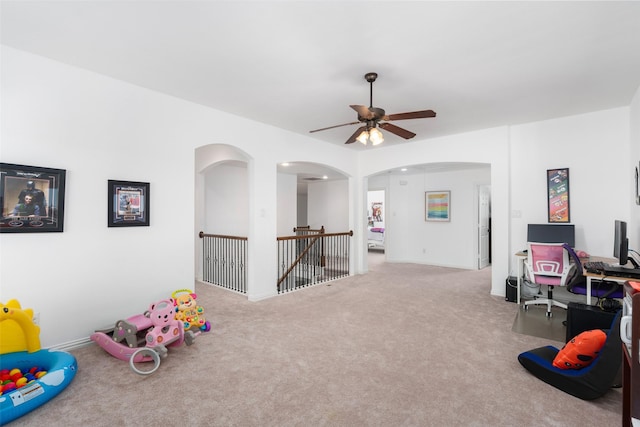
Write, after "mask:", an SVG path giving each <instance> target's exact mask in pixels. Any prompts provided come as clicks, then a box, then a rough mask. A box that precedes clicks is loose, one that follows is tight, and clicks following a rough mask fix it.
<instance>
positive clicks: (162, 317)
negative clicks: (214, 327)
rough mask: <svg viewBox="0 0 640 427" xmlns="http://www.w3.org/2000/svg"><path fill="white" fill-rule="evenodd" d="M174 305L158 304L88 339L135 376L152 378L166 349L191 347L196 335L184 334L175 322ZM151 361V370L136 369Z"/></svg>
mask: <svg viewBox="0 0 640 427" xmlns="http://www.w3.org/2000/svg"><path fill="white" fill-rule="evenodd" d="M174 303H175V302H174V300H173V299H171V298H169V299H163V300H160V301H157V302H155V303H153V304H151V305H150V306H149V310H148V311H147V312H145V313H144V314H137V315H135V316H131V317H129V318H127V319H125V320H118V321H117V322H116V323H115V326H114V327H111V328H105V329H101V330H97V331H96V332H95V333H93V334H92V335H91V339H92V340H93V341H94V342H95V343H96V344H98V345H99V346H100V347H102V348H103V349H104V350H105V351H106V352H107V353H109V354H111V355H112V356H114V357H116V358H118V359H120V360H125V361H129V365H130V366H131V369H132V370H133V371H134V372H136V373H137V374H140V375H148V374H151V373H153V372H155V371H156V370H157V369H158V367H159V366H160V359H161V358H164V357H166V356H167V353H168V351H167V347H175V346H179V345H181V344H182V343H183V342H184V343H186V344H187V345H191V344H193V342H194V341H195V337H196V335H197V334H195V333H193V332H191V331H186V332H185V330H184V325H183V323H182V322H181V321H179V320H177V319H175V313H176V308H175V306H174ZM198 334H199V332H198ZM151 361H153V362H154V366H153V368H151V369H150V370H141V369H140V368H139V367H138V365H137V364H138V363H142V362H151Z"/></svg>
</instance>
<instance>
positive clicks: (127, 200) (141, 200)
mask: <svg viewBox="0 0 640 427" xmlns="http://www.w3.org/2000/svg"><path fill="white" fill-rule="evenodd" d="M108 194H109V202H108V212H107V213H108V221H107V225H108V226H109V227H135V226H149V206H150V205H149V183H148V182H135V181H115V180H109V190H108Z"/></svg>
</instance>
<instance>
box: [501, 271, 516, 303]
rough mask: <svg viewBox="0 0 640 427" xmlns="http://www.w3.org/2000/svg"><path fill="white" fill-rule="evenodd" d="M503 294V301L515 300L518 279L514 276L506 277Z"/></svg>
mask: <svg viewBox="0 0 640 427" xmlns="http://www.w3.org/2000/svg"><path fill="white" fill-rule="evenodd" d="M504 295H505V297H504V300H505V301H508V302H516V299H517V298H518V279H517V278H516V277H515V276H509V277H507V280H506V289H505V293H504Z"/></svg>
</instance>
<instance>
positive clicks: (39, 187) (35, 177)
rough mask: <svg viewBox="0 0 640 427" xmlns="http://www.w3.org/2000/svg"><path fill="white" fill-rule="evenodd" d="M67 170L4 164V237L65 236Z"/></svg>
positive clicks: (0, 172)
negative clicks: (36, 234) (58, 233)
mask: <svg viewBox="0 0 640 427" xmlns="http://www.w3.org/2000/svg"><path fill="white" fill-rule="evenodd" d="M65 177H66V171H65V170H63V169H52V168H42V167H37V166H25V165H14V164H10V163H0V208H1V209H2V212H1V213H0V214H1V216H0V233H42V232H56V231H57V232H62V228H63V225H64V182H65Z"/></svg>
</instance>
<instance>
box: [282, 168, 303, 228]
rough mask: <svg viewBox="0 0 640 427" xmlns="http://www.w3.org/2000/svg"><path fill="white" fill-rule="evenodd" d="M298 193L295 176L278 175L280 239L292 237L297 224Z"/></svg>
mask: <svg viewBox="0 0 640 427" xmlns="http://www.w3.org/2000/svg"><path fill="white" fill-rule="evenodd" d="M297 191H298V184H297V179H296V176H295V175H291V174H284V173H280V174H278V237H280V236H292V235H294V234H295V233H294V232H293V229H294V228H295V227H296V225H298V224H297V216H298V215H297V213H298V206H297V200H298V199H297V194H296V193H297Z"/></svg>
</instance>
